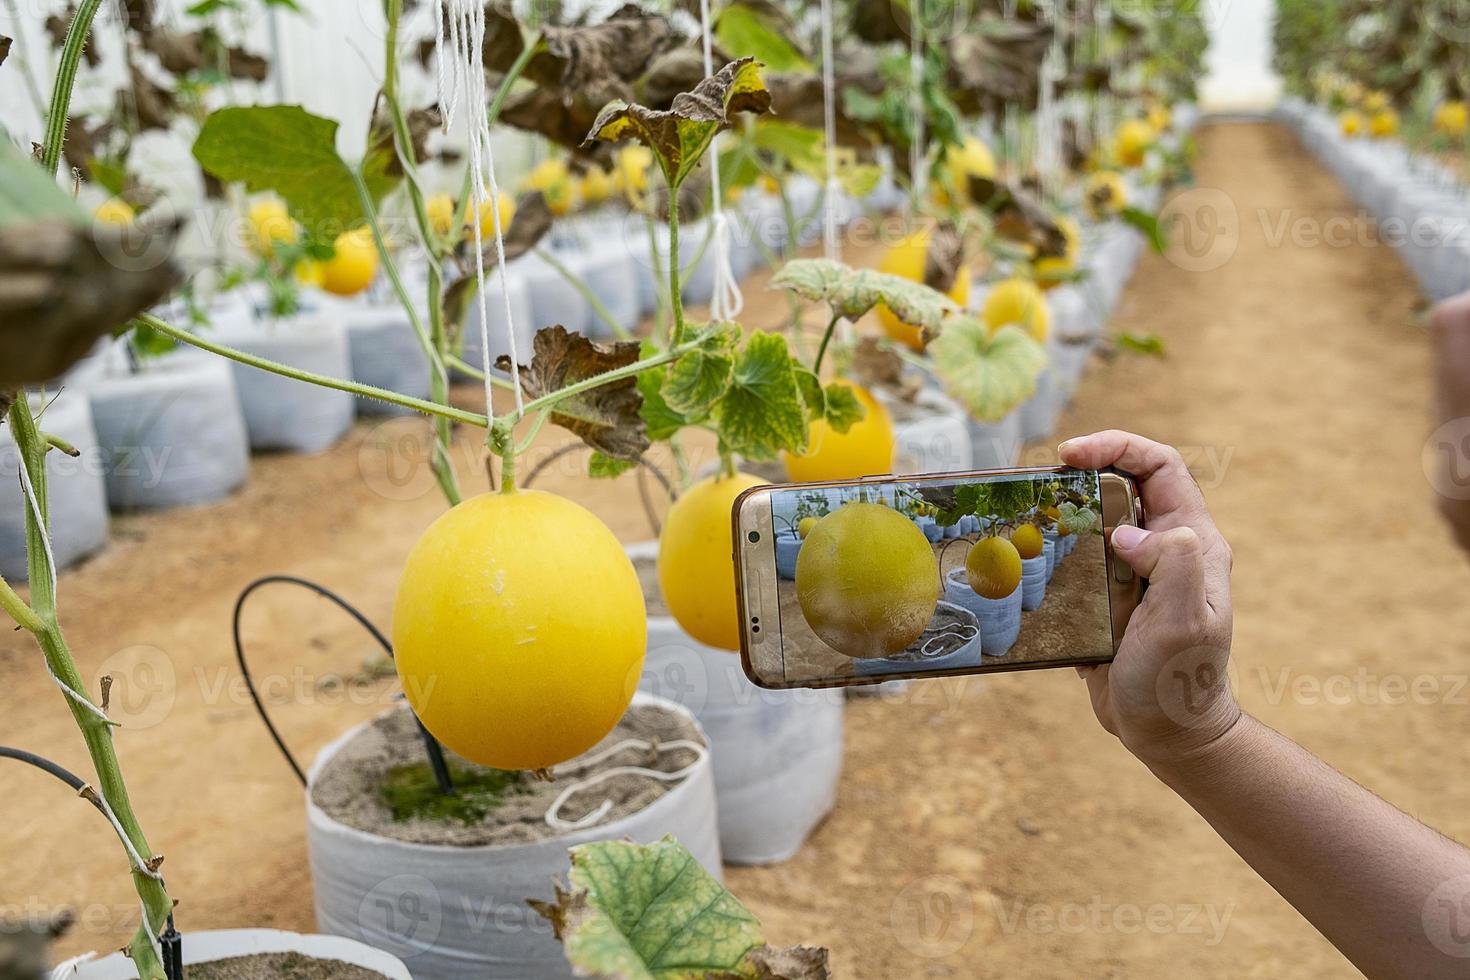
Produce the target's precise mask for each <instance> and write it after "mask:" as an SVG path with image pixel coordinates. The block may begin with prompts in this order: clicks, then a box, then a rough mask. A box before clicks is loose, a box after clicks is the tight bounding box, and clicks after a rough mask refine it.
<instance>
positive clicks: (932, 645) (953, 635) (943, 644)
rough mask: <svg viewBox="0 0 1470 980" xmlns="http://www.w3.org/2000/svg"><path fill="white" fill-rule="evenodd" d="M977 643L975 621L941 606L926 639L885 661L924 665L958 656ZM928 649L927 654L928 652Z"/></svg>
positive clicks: (925, 635)
mask: <svg viewBox="0 0 1470 980" xmlns="http://www.w3.org/2000/svg"><path fill="white" fill-rule="evenodd" d="M974 640H975V619H974V617H973V616H969V615H965V614H963V613H962V612H961V611H956V610H954V609H946V608H945V607H944V606H940V607H939V608H938V609H937V610H935V612H934V618H933V619H931V620H930V621H929V625H928V626H927V627H926V628H925V629H924V635H923V636H921V637H919V638H918V639H917V640H915V641H914V642H913V643H911V644H909V646H908V648H907V649H905V650H901V651H899V652H898V653H895V654H893V655H892V656H891V657H884V658H883V659H884V660H885V661H887V662H890V663H909V664H923V663H924V662H925V661H929V660H939V659H941V658H943V657H947V656H949V655H950V654H952V653H956V652H958V651H959V650H960V648H961V647H963V646H965V645H966V644H969V643H973V642H974ZM926 646H927V647H928V650H927V651H926V650H925V649H924V648H925V647H926Z"/></svg>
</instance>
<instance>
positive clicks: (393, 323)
mask: <svg viewBox="0 0 1470 980" xmlns="http://www.w3.org/2000/svg"><path fill="white" fill-rule="evenodd" d="M342 320H343V322H344V323H345V324H346V326H347V347H348V350H349V352H350V353H351V355H352V379H353V380H354V381H359V382H361V383H363V384H367V385H373V386H374V387H377V388H386V389H388V390H389V391H396V392H398V393H399V394H401V395H411V396H412V397H414V398H428V397H429V372H430V368H429V357H428V355H427V354H425V353H424V348H423V347H422V346H421V345H420V344H419V338H418V336H417V335H416V334H415V333H414V330H413V324H411V323H410V322H409V320H408V314H407V313H405V312H404V311H403V308H402V307H399V306H387V305H384V306H366V307H361V308H359V309H354V310H348V311H345V312H344V313H343V315H342ZM426 329H427V328H426ZM355 403H356V406H357V413H358V414H359V415H413V414H416V413H415V412H414V410H413V409H411V408H404V407H403V406H402V405H394V404H391V403H389V402H385V401H379V400H378V399H376V398H357V399H355Z"/></svg>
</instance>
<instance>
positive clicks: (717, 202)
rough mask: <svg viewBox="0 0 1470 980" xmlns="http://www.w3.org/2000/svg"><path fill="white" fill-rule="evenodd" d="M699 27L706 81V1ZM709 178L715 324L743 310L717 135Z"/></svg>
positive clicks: (709, 40)
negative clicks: (733, 256)
mask: <svg viewBox="0 0 1470 980" xmlns="http://www.w3.org/2000/svg"><path fill="white" fill-rule="evenodd" d="M699 27H700V31H701V33H702V34H703V43H704V74H705V76H706V77H708V76H710V75H713V74H714V73H715V64H714V41H713V37H712V33H713V32H712V31H711V28H710V17H709V0H699ZM709 176H710V198H711V200H712V201H713V202H714V206H713V209H712V213H711V217H710V222H711V234H712V236H713V237H712V239H711V242H710V247H711V248H712V249H713V250H714V251H713V253H712V259H711V260H712V261H713V262H714V294H713V295H712V296H711V297H710V301H709V314H710V319H711V320H713V321H715V322H716V323H719V322H723V321H726V320H733V319H735V318H736V317H737V316H739V315H740V311H741V310H743V309H744V308H745V295H744V294H743V293H741V291H740V282H739V280H737V279H736V278H735V268H734V266H733V264H732V263H731V259H730V245H731V240H730V239H731V228H730V218H729V216H728V215H726V214H725V202H724V192H723V191H722V190H721V188H720V136H719V134H718V133H716V134H715V138H714V139H713V140H711V141H710V146H709ZM669 261H671V262H677V261H679V257H678V256H677V255H671V256H670V257H669Z"/></svg>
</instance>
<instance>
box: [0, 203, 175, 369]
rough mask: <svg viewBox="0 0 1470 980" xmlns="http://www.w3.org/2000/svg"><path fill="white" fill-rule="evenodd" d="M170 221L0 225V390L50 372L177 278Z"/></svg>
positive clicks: (55, 221) (78, 354) (70, 360)
mask: <svg viewBox="0 0 1470 980" xmlns="http://www.w3.org/2000/svg"><path fill="white" fill-rule="evenodd" d="M178 231H179V226H178V224H177V223H173V224H169V225H166V226H156V227H155V226H150V225H148V224H147V223H146V222H139V223H135V224H133V225H131V226H127V227H117V226H111V225H96V226H84V225H78V224H75V223H72V222H69V221H65V220H61V219H46V220H42V221H33V222H26V223H23V224H17V225H11V226H9V227H6V228H5V229H3V230H0V387H14V386H19V385H25V384H33V383H37V382H41V381H46V380H49V379H51V378H54V377H56V376H57V375H59V374H60V373H61V372H63V371H65V370H66V369H67V368H68V367H70V366H71V365H72V364H74V363H76V361H78V360H79V359H81V357H82V356H83V355H85V354H86V353H87V352H88V351H89V350H91V348H92V345H93V344H94V343H96V341H97V338H99V337H101V336H103V335H105V334H108V333H111V332H112V331H113V330H115V329H116V328H118V327H120V326H122V325H123V324H125V323H126V322H127V321H128V320H129V319H131V318H132V317H133V316H135V315H137V314H138V313H139V312H140V311H142V310H144V309H147V308H148V307H149V306H152V305H153V304H154V303H157V302H158V301H159V300H160V299H162V298H163V297H164V296H165V295H167V293H168V291H169V290H170V289H171V288H172V287H173V286H174V285H175V284H176V283H177V282H178V281H179V278H180V277H179V272H178V269H177V267H176V266H175V265H174V262H173V261H172V259H171V258H169V256H171V255H172V250H173V243H174V241H175V239H176V238H177V236H178Z"/></svg>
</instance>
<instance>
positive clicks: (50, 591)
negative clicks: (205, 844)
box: [0, 397, 173, 980]
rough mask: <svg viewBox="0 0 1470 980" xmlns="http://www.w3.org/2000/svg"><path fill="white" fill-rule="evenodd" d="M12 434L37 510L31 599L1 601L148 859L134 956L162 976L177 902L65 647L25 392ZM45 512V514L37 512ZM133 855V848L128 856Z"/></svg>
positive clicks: (99, 710) (30, 523) (142, 871)
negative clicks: (160, 939) (164, 941)
mask: <svg viewBox="0 0 1470 980" xmlns="http://www.w3.org/2000/svg"><path fill="white" fill-rule="evenodd" d="M9 418H10V426H11V435H12V436H13V437H14V439H15V444H16V447H17V448H18V449H19V450H20V465H21V466H22V467H24V469H25V473H26V475H27V477H28V478H29V479H30V483H31V487H32V489H33V490H34V494H35V504H36V507H35V509H31V508H27V511H26V552H27V558H28V566H29V567H28V574H29V577H30V594H31V601H30V603H29V604H26V603H25V602H23V601H22V600H21V598H20V597H19V596H18V595H16V593H15V592H14V591H13V590H12V589H11V588H10V586H9V585H6V584H4V583H3V582H0V606H3V607H4V609H5V610H6V612H8V613H9V614H10V615H11V616H12V617H13V618H14V619H15V621H16V622H17V623H18V624H20V626H21V627H23V628H24V629H26V630H27V631H28V632H30V633H31V634H32V635H33V636H35V638H36V642H37V643H38V644H39V645H40V647H41V651H42V653H43V654H45V657H46V665H47V668H48V669H49V671H50V672H51V673H52V674H53V675H54V676H55V678H56V680H57V682H58V684H59V685H60V686H62V687H63V688H64V697H65V699H66V702H67V707H68V708H70V709H71V714H72V718H73V719H75V721H76V723H77V727H78V728H80V729H81V732H82V738H83V739H84V740H85V741H86V743H87V753H88V755H90V756H91V758H92V765H93V767H94V768H95V770H96V772H97V781H98V792H99V794H100V795H101V798H102V800H103V802H104V804H105V806H106V808H107V809H108V810H110V811H111V814H112V816H114V817H115V818H116V820H117V825H118V828H119V829H120V831H121V833H123V834H124V835H125V836H126V839H127V843H128V844H129V845H130V847H131V849H132V851H133V852H134V853H136V854H137V855H139V856H141V857H142V858H143V860H144V861H146V862H147V863H146V864H145V865H142V866H139V865H138V864H137V863H136V861H134V862H133V864H134V866H133V868H132V874H133V885H134V887H135V888H136V889H137V892H138V897H139V899H140V900H141V901H142V909H143V914H144V916H145V921H144V922H143V923H141V924H140V925H139V927H138V932H137V934H136V935H135V936H134V937H133V941H132V943H131V944H130V945H129V949H128V951H129V955H131V956H132V958H133V962H134V965H135V966H137V968H138V977H139V980H164V972H163V964H162V962H161V961H160V960H159V958H158V953H157V950H156V949H155V947H154V944H153V939H152V937H153V936H157V935H158V934H159V933H161V932H162V931H163V929H164V926H165V924H166V922H167V921H168V916H169V913H170V912H171V911H172V910H173V901H172V899H170V898H169V895H168V891H167V890H166V889H165V888H164V884H163V879H162V878H161V877H160V876H159V874H158V869H157V866H158V863H159V862H160V861H161V860H162V859H161V858H159V857H156V856H154V854H153V850H152V848H150V847H149V846H148V839H147V838H146V837H145V836H144V835H143V828H142V826H141V825H140V824H139V822H138V817H137V814H135V813H134V812H133V805H132V801H131V800H130V799H129V797H128V790H127V784H126V783H125V782H124V780H123V775H122V769H121V768H120V767H119V765H118V761H117V753H116V752H115V751H114V749H113V745H112V729H113V726H114V724H115V723H114V722H112V721H110V720H108V718H107V716H106V713H105V709H104V708H103V707H100V706H98V705H96V704H94V703H93V702H92V701H91V700H90V699H89V698H88V697H87V695H86V682H85V681H84V680H83V679H82V676H81V673H80V672H79V671H78V670H77V665H76V661H75V659H73V657H72V654H71V649H70V648H69V647H68V646H67V643H66V637H65V636H64V635H63V633H62V630H61V625H60V624H59V623H58V621H57V617H56V592H55V590H54V588H53V587H52V583H53V582H54V575H55V572H56V570H55V568H54V566H53V565H52V563H51V557H50V556H51V551H50V547H49V544H48V540H47V535H48V533H49V532H48V530H47V527H46V524H45V521H46V514H47V495H46V453H47V452H49V451H51V449H52V447H51V444H50V442H49V441H48V440H47V438H46V437H45V436H44V435H43V434H42V433H41V432H40V430H39V429H37V428H36V423H35V420H34V419H33V418H32V417H31V408H30V402H29V400H28V399H26V398H24V397H21V398H17V399H16V400H15V403H14V404H12V405H11V406H10V415H9ZM38 512H39V513H38ZM129 860H130V861H131V860H132V855H131V854H130V855H129Z"/></svg>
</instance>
